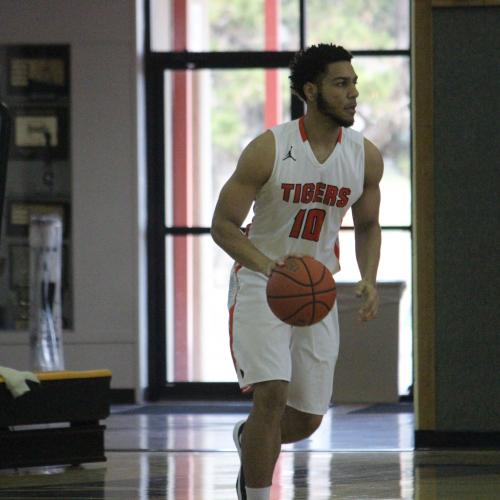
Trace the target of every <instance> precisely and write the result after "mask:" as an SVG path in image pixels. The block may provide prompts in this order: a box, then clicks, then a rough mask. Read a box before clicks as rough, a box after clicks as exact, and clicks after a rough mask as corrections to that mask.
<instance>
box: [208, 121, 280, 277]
mask: <svg viewBox="0 0 500 500" xmlns="http://www.w3.org/2000/svg"><path fill="white" fill-rule="evenodd" d="M274 155H275V144H274V136H273V134H272V132H270V131H267V132H265V133H264V134H262V135H260V136H258V137H257V138H256V139H254V140H253V141H252V142H251V143H250V144H249V145H248V146H247V147H246V148H245V149H244V150H243V152H242V154H241V157H240V159H239V161H238V165H237V166H236V170H235V171H234V173H233V175H232V176H231V177H230V178H229V180H228V181H227V182H226V183H225V184H224V187H223V188H222V190H221V192H220V195H219V199H218V201H217V205H216V207H215V211H214V215H213V219H212V227H211V231H210V232H211V235H212V238H213V239H214V241H215V242H216V243H217V244H218V245H219V246H220V247H221V248H222V249H223V250H224V251H225V252H226V253H228V254H229V255H230V256H231V257H232V258H233V259H234V260H236V262H238V263H240V264H241V265H242V266H245V267H247V268H249V269H252V270H253V271H257V272H259V273H263V274H265V275H266V276H269V274H270V273H271V270H272V269H273V268H274V266H275V265H277V264H278V262H276V261H273V260H272V259H270V258H269V257H267V256H266V255H264V254H263V253H262V252H261V251H260V250H258V249H257V248H256V247H255V245H253V244H252V242H251V241H250V240H249V239H248V238H247V237H246V236H245V235H244V234H243V233H242V232H241V225H242V224H243V222H244V220H245V218H246V216H247V215H248V212H249V210H250V208H251V207H252V203H253V202H254V200H255V198H256V196H257V193H258V192H259V190H260V189H261V188H262V186H263V185H264V184H265V183H266V181H267V180H268V179H269V177H270V175H271V173H272V170H273V165H274ZM279 263H281V262H279Z"/></svg>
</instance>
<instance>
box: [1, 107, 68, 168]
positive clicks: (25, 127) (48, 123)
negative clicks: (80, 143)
mask: <svg viewBox="0 0 500 500" xmlns="http://www.w3.org/2000/svg"><path fill="white" fill-rule="evenodd" d="M11 115H12V132H11V141H10V143H11V144H10V158H11V159H15V160H33V159H39V160H64V159H67V158H68V155H69V144H68V141H69V131H68V122H69V119H68V109H67V108H66V107H48V108H42V107H39V108H24V107H18V108H15V107H12V108H11Z"/></svg>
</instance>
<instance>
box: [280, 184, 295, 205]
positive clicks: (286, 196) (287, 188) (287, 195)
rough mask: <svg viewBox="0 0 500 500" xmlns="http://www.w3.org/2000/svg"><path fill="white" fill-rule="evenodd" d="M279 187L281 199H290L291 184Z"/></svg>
mask: <svg viewBox="0 0 500 500" xmlns="http://www.w3.org/2000/svg"><path fill="white" fill-rule="evenodd" d="M281 189H283V201H289V200H290V192H291V190H292V189H293V184H285V183H283V184H282V185H281Z"/></svg>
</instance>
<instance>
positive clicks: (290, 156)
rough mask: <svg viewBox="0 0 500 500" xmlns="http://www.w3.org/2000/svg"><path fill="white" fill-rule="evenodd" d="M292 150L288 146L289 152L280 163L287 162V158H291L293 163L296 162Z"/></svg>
mask: <svg viewBox="0 0 500 500" xmlns="http://www.w3.org/2000/svg"><path fill="white" fill-rule="evenodd" d="M292 149H293V146H290V151H288V153H287V155H286V156H285V157H284V158H282V159H281V161H284V160H288V158H291V159H292V160H293V161H297V160H296V159H295V158H294V157H293V156H292Z"/></svg>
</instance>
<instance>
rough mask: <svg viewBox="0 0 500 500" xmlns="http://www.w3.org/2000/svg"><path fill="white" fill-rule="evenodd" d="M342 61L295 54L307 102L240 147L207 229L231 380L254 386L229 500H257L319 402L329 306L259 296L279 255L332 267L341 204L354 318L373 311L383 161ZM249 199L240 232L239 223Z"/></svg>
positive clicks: (322, 406)
mask: <svg viewBox="0 0 500 500" xmlns="http://www.w3.org/2000/svg"><path fill="white" fill-rule="evenodd" d="M351 58H352V56H351V54H350V53H349V52H348V51H346V50H345V49H344V48H342V47H339V46H335V45H327V44H320V45H317V46H312V47H310V48H308V49H307V50H305V51H302V52H299V53H298V54H297V55H296V57H295V59H294V61H293V62H292V65H291V76H290V80H291V87H292V90H293V91H294V92H295V93H296V94H297V95H298V96H300V97H301V98H302V99H303V100H304V101H305V103H306V104H307V112H306V114H305V116H304V117H302V118H300V119H299V120H294V121H291V122H288V123H284V124H282V125H278V126H277V127H274V128H273V129H272V130H268V131H266V132H264V133H263V134H262V135H260V136H258V137H257V138H256V139H254V140H253V141H252V142H251V143H250V144H249V145H248V146H247V147H246V148H245V150H244V151H243V153H242V154H241V157H240V159H239V162H238V165H237V167H236V170H235V172H234V173H233V175H232V176H231V178H230V179H229V180H228V181H227V183H226V184H225V185H224V187H223V188H222V191H221V193H220V197H219V200H218V203H217V206H216V208H215V213H214V217H213V222H212V236H213V238H214V240H215V242H216V243H217V244H218V245H220V246H221V247H222V248H223V249H224V250H225V251H226V252H227V253H228V254H229V255H230V256H231V257H233V258H234V259H235V261H236V264H235V266H234V267H233V271H232V275H231V283H230V293H229V306H230V333H231V350H232V355H233V359H234V363H235V368H236V372H237V375H238V380H239V383H240V386H241V388H242V389H243V390H253V406H252V411H251V413H250V415H249V416H248V419H247V420H246V421H245V422H239V423H238V424H236V426H235V429H234V438H235V444H236V447H237V449H238V451H239V453H240V457H241V463H242V467H241V469H240V474H239V476H238V480H237V485H236V487H237V492H238V498H239V499H240V500H241V499H248V500H255V499H260V500H262V499H265V500H267V499H268V498H269V495H270V488H271V482H272V476H273V470H274V466H275V463H276V460H277V458H278V456H279V453H280V449H281V444H282V443H292V442H295V441H299V440H301V439H304V438H306V437H308V436H310V435H311V434H312V433H313V432H314V431H315V430H316V429H317V428H318V426H319V425H320V423H321V420H322V417H323V415H324V414H325V413H326V412H327V410H328V407H329V403H330V399H331V395H332V385H333V372H334V368H335V362H336V359H337V354H338V346H339V332H338V315H337V307H336V305H335V307H334V308H333V310H332V312H331V313H330V314H329V315H327V317H326V318H325V319H323V320H322V321H321V322H319V323H317V324H315V325H312V326H310V327H292V326H289V325H286V324H285V323H282V322H281V321H280V320H278V319H277V318H276V317H275V316H274V315H273V314H272V312H271V311H270V309H269V307H268V305H267V302H266V291H265V290H266V282H267V278H268V277H269V275H270V274H271V271H272V270H273V269H274V268H275V267H276V266H280V265H282V264H283V262H284V259H285V258H286V256H288V255H297V254H302V255H311V256H313V257H315V258H316V259H318V260H319V261H321V262H323V264H325V265H326V266H327V267H328V268H329V269H330V270H331V271H332V273H335V272H337V271H338V270H339V268H340V267H339V262H338V255H339V249H338V232H339V229H340V225H341V222H342V218H343V217H344V215H345V213H346V212H347V210H348V209H349V208H351V207H352V214H353V220H354V226H355V238H356V258H357V262H358V265H359V269H360V273H361V281H360V282H359V283H358V287H357V293H358V296H360V297H361V298H362V304H361V308H360V311H359V315H360V319H361V320H362V321H366V320H370V319H373V318H374V317H375V315H376V314H377V309H378V294H377V290H376V288H375V279H376V274H377V268H378V262H379V255H380V225H379V222H378V213H379V205H380V190H379V182H380V179H381V177H382V171H383V162H382V157H381V155H380V153H379V151H378V150H377V148H376V147H375V146H374V145H373V144H372V143H371V142H370V141H368V140H367V139H364V138H363V136H362V135H361V134H360V133H358V132H355V131H353V130H351V129H349V127H350V126H351V125H352V124H353V123H354V114H355V110H356V100H357V97H358V91H357V89H356V82H357V76H356V73H355V72H354V69H353V67H352V65H351V62H350V61H351ZM254 202H255V205H254V217H253V221H252V224H251V226H250V227H249V229H248V230H247V234H246V235H245V234H243V233H242V232H241V230H240V227H241V224H242V223H243V221H244V219H245V217H246V216H247V214H248V212H249V210H250V208H251V206H252V204H253V203H254Z"/></svg>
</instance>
